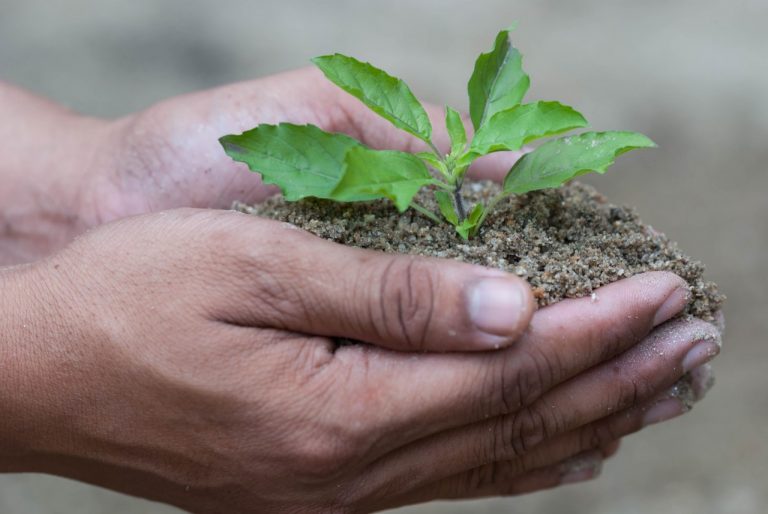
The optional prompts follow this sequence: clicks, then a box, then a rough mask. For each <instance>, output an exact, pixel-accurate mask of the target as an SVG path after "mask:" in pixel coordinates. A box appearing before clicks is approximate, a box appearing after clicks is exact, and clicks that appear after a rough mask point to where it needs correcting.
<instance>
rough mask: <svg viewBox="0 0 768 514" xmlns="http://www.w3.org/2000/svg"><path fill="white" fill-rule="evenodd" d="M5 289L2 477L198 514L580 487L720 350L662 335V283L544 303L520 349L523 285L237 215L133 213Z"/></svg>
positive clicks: (335, 507)
mask: <svg viewBox="0 0 768 514" xmlns="http://www.w3.org/2000/svg"><path fill="white" fill-rule="evenodd" d="M0 280H2V281H3V283H2V286H3V289H2V290H3V292H4V295H3V297H2V298H0V302H2V305H0V312H3V313H8V315H7V316H6V317H3V318H0V320H3V321H4V326H2V327H0V329H2V333H3V334H4V335H5V336H6V339H8V338H10V340H9V341H8V342H9V344H8V345H6V346H5V347H4V348H7V349H8V351H7V352H6V353H5V354H4V357H7V358H8V361H9V362H10V361H11V360H13V361H16V362H18V363H19V365H18V366H14V367H12V368H10V369H13V370H14V372H13V373H10V374H5V375H3V377H2V378H0V380H1V381H2V387H0V400H1V401H0V405H3V406H5V407H6V408H7V410H6V412H4V416H3V423H2V424H0V453H2V455H3V456H4V457H5V458H3V459H1V460H0V462H2V464H0V466H2V469H3V470H5V471H37V472H47V473H53V474H59V475H64V476H69V477H72V478H76V479H79V480H83V481H86V482H91V483H94V484H98V485H102V486H104V487H108V488H111V489H115V490H118V491H123V492H127V493H130V494H134V495H138V496H143V497H146V498H150V499H155V500H158V501H162V502H167V503H170V504H174V505H177V506H180V507H182V508H185V509H188V510H191V511H194V512H231V513H239V512H318V511H320V512H364V511H371V510H376V509H381V508H387V507H394V506H398V505H404V504H410V503H415V502H419V501H426V500H430V499H434V498H442V497H454V498H469V497H476V496H481V495H499V494H514V493H520V492H526V491H532V490H536V489H541V488H544V487H551V486H553V485H557V484H559V483H562V482H564V481H571V480H578V479H585V478H590V477H591V476H593V475H594V473H595V465H596V464H597V463H598V461H599V460H600V459H601V458H602V457H603V456H604V455H606V454H609V453H610V452H611V451H613V450H614V449H615V444H616V443H615V441H616V440H617V439H619V438H620V437H622V436H623V435H624V434H626V433H629V432H632V431H634V430H637V429H638V428H640V427H641V426H643V424H644V423H645V422H652V421H658V420H660V419H662V418H665V417H669V416H671V415H673V414H677V413H679V412H682V408H681V406H679V405H676V406H675V405H673V406H672V407H670V404H669V403H665V404H663V405H662V404H659V405H660V406H661V408H662V411H661V414H659V411H658V410H649V407H650V406H651V405H653V404H654V403H655V402H656V401H657V399H658V398H659V395H663V394H664V391H665V390H666V388H668V387H669V386H670V385H671V384H673V383H674V382H675V381H676V380H677V379H678V378H679V377H680V376H681V375H682V374H683V372H684V371H686V370H687V369H692V368H697V367H698V366H700V365H701V364H702V363H703V362H704V361H706V360H707V359H709V358H711V357H712V356H714V355H715V354H716V353H717V347H716V346H713V344H714V341H716V340H717V332H716V330H715V329H714V327H712V326H711V325H708V324H705V323H702V322H698V321H696V320H690V321H679V320H678V321H672V322H670V323H666V324H664V322H665V321H666V320H668V319H670V318H672V317H673V316H675V315H676V314H677V313H678V312H679V311H680V310H681V309H682V308H683V306H684V304H685V303H686V295H685V286H684V284H683V282H682V281H681V280H680V279H679V278H677V277H675V276H674V275H670V274H666V273H651V274H645V275H640V276H637V277H634V278H631V279H626V280H623V281H621V282H618V283H615V284H612V285H610V286H607V287H605V288H602V289H601V290H600V291H599V297H600V301H599V302H591V301H590V299H589V298H586V299H579V300H567V301H563V302H560V303H558V304H556V305H552V306H550V307H547V308H544V309H541V310H540V311H538V312H536V313H535V314H534V315H533V317H532V320H531V323H530V327H529V328H528V329H527V330H526V331H525V332H524V333H523V335H522V336H520V337H518V336H519V335H520V334H521V332H522V331H523V330H524V328H525V327H526V325H528V320H529V317H530V315H531V310H532V309H531V298H530V295H529V293H528V292H527V289H525V288H523V289H516V287H517V286H518V285H519V284H520V282H519V281H518V279H516V278H515V277H512V276H508V275H504V274H502V273H501V272H498V271H492V270H488V269H486V268H482V267H475V266H470V265H467V264H463V263H458V262H452V261H436V260H431V259H426V258H418V257H411V256H402V255H387V254H380V253H373V252H369V251H365V250H360V249H353V248H346V247H342V246H338V245H335V244H333V243H330V242H327V241H323V240H320V239H317V238H315V237H314V236H311V235H309V234H307V233H305V232H302V231H299V230H296V229H295V228H292V227H290V226H288V225H285V224H281V223H277V222H274V221H269V220H261V219H258V218H255V217H250V216H246V215H242V214H238V213H232V212H221V211H195V210H184V211H169V212H164V213H161V214H158V215H151V216H142V217H136V218H131V219H126V220H123V221H120V222H117V223H114V224H110V225H107V226H104V227H101V228H99V229H98V230H95V231H93V232H90V233H88V234H86V235H85V236H83V237H81V238H80V239H78V240H77V241H76V242H75V243H73V244H72V245H70V246H69V247H68V248H66V249H65V250H64V251H62V252H60V253H57V254H54V255H53V256H51V257H50V258H48V259H45V260H43V261H40V262H39V263H36V264H34V265H30V266H26V267H21V268H15V269H10V270H6V271H5V272H4V273H2V274H0ZM478 284H485V285H496V286H499V285H501V286H504V285H506V286H510V287H511V288H512V290H513V291H514V290H516V291H518V292H520V291H522V293H520V294H519V295H515V294H512V293H510V294H501V293H499V294H490V295H483V294H480V293H477V292H473V291H476V290H475V289H473V288H474V287H475V286H477V285H478ZM22 291H23V293H22ZM516 296H519V297H520V303H519V304H518V308H517V309H514V308H512V307H513V306H504V305H503V300H504V298H506V299H507V300H508V301H514V298H515V297H516ZM489 298H490V300H491V301H490V304H486V303H484V301H485V299H489ZM8 299H11V301H10V302H8ZM43 299H44V300H45V301H42V300H43ZM480 307H482V308H480ZM472 313H476V314H480V315H481V316H480V317H478V318H474V319H475V322H473V321H472V320H473V316H472ZM499 313H500V314H501V316H500V317H497V316H495V315H494V314H499ZM478 326H480V327H485V328H486V329H487V330H490V331H491V332H493V333H492V334H490V335H489V334H485V333H483V331H482V330H478ZM654 327H656V328H654ZM14 334H15V336H14ZM329 336H336V337H349V338H354V339H359V340H362V341H366V342H368V343H371V344H369V345H350V346H341V347H339V346H337V345H336V344H335V343H334V342H333V340H332V339H330V338H329ZM516 338H517V339H518V340H517V341H516V342H514V343H513V342H512V341H513V340H514V339H516ZM22 342H23V344H22ZM697 343H698V344H697ZM496 345H500V346H502V347H506V349H502V350H499V351H486V352H483V351H476V352H464V353H413V352H410V353H409V352H398V351H394V350H398V349H400V350H433V351H440V350H453V349H459V348H462V349H466V350H483V349H488V348H493V347H495V346H496ZM687 355H688V356H689V357H686V356H687ZM690 356H694V357H690ZM9 380H10V381H12V382H11V383H10V384H9V383H8V381H9ZM675 409H677V410H675ZM584 452H587V453H586V454H585V453H584ZM577 454H581V455H582V462H583V459H586V462H587V463H588V465H587V467H586V468H581V469H579V468H576V469H574V468H573V467H571V464H568V462H571V461H568V459H569V458H571V457H572V456H574V455H577ZM563 462H565V463H566V464H563ZM569 471H570V472H571V473H569Z"/></svg>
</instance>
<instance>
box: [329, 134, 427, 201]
mask: <svg viewBox="0 0 768 514" xmlns="http://www.w3.org/2000/svg"><path fill="white" fill-rule="evenodd" d="M342 173H343V174H342V177H341V180H340V181H339V184H338V185H337V186H336V188H335V189H334V190H333V194H332V198H333V199H334V200H337V201H340V202H349V201H354V199H356V198H359V197H360V196H366V195H369V196H371V195H372V196H376V197H379V198H389V199H390V200H392V202H394V204H395V206H397V208H398V210H399V211H400V212H403V211H404V210H406V209H407V208H408V206H409V205H410V204H411V200H413V197H414V196H415V195H416V193H417V192H418V191H419V189H421V188H422V187H423V186H426V185H428V184H434V183H435V182H436V180H435V179H434V178H432V175H430V174H429V170H427V167H426V166H425V165H424V163H423V162H422V161H421V160H420V159H419V158H418V157H416V156H415V155H413V154H409V153H405V152H398V151H395V150H371V149H369V148H364V147H356V148H352V149H351V150H350V151H349V152H347V155H346V157H345V159H344V169H343V172H342Z"/></svg>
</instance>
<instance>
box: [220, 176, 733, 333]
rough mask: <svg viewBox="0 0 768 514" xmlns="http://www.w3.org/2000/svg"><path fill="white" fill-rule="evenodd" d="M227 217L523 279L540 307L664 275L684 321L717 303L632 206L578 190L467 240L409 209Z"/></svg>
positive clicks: (300, 206)
mask: <svg viewBox="0 0 768 514" xmlns="http://www.w3.org/2000/svg"><path fill="white" fill-rule="evenodd" d="M498 187H499V186H498V185H496V184H494V183H492V182H475V183H471V184H468V185H467V187H465V197H466V199H467V205H469V206H471V205H473V204H474V203H476V202H478V201H483V202H484V203H487V202H488V200H489V199H490V198H491V197H493V196H494V195H495V194H496V193H497V192H498ZM417 201H418V202H419V203H420V204H421V205H423V206H425V207H427V208H429V209H430V210H432V211H433V212H438V209H437V206H436V204H435V201H434V199H433V195H432V192H431V191H429V190H423V191H422V192H421V193H420V194H419V196H418V197H417ZM235 209H237V210H239V211H242V212H246V213H250V214H255V215H259V216H264V217H268V218H272V219H276V220H280V221H284V222H288V223H291V224H294V225H296V226H298V227H300V228H302V229H305V230H307V231H309V232H311V233H313V234H315V235H317V236H319V237H322V238H325V239H328V240H330V241H334V242H337V243H340V244H344V245H348V246H355V247H360V248H367V249H371V250H379V251H383V252H398V253H405V254H416V255H426V256H431V257H440V258H447V259H456V260H460V261H464V262H469V263H474V264H481V265H484V266H490V267H494V268H500V269H502V270H505V271H508V272H511V273H515V274H516V275H518V276H520V277H522V278H524V279H526V280H527V281H528V282H529V283H530V284H531V287H532V288H533V291H534V295H535V297H536V299H537V301H538V303H539V305H540V306H542V307H543V306H546V305H548V304H551V303H554V302H557V301H558V300H562V299H564V298H578V297H584V296H591V297H592V298H593V300H595V301H599V298H598V295H597V294H596V293H595V290H596V289H597V288H599V287H600V286H603V285H605V284H609V283H611V282H615V281H617V280H620V279H622V278H626V277H629V276H632V275H636V274H638V273H642V272H646V271H671V272H673V273H676V274H678V275H679V276H681V277H682V278H683V279H685V280H686V281H687V282H688V284H689V285H690V290H691V298H690V302H689V303H688V305H687V308H686V314H688V315H691V316H695V317H698V318H701V319H704V320H707V321H713V320H715V315H716V313H717V312H718V310H719V309H720V306H721V304H722V303H723V301H724V296H723V295H722V294H720V292H719V291H718V289H717V286H716V285H715V284H714V283H712V282H709V281H707V280H706V279H705V278H704V266H703V264H702V263H700V262H698V261H696V260H694V259H692V258H690V257H688V256H687V255H685V254H684V253H683V252H682V251H681V250H680V249H679V248H678V246H677V244H676V243H674V242H673V241H670V240H669V239H668V238H667V237H666V236H665V235H664V234H663V233H661V232H658V231H657V230H655V229H653V228H652V227H651V226H649V225H646V224H644V223H643V222H642V221H641V220H640V218H639V216H638V215H637V213H636V212H635V211H634V210H633V209H632V208H629V207H623V206H616V205H612V204H610V203H608V201H607V200H606V198H605V197H604V196H603V195H601V194H600V193H598V192H597V191H595V189H594V188H592V187H591V186H587V185H585V184H581V183H578V182H571V183H570V184H569V185H566V186H564V187H561V188H559V189H552V190H547V191H537V192H532V193H528V194H526V195H521V196H517V197H512V198H509V199H507V200H505V201H502V202H500V203H499V204H498V205H497V207H496V209H495V210H494V211H493V212H491V213H490V214H489V216H488V218H487V219H486V222H485V224H484V225H483V227H482V228H481V229H480V231H479V233H478V234H477V235H476V236H475V237H474V238H472V239H470V240H469V241H465V240H463V239H461V238H460V237H459V236H458V235H457V234H456V233H455V231H454V230H453V227H451V226H450V225H449V224H448V223H443V224H439V225H438V224H436V223H435V222H433V221H431V220H430V219H429V218H427V217H426V216H424V215H422V214H419V213H418V212H416V211H413V210H408V211H406V212H405V213H402V214H401V213H399V212H397V210H396V209H395V208H394V207H393V206H392V204H391V203H389V202H385V201H375V202H366V203H355V204H339V203H336V202H332V201H327V200H317V199H306V200H302V201H300V202H293V203H289V202H285V201H284V200H283V199H282V198H281V197H273V198H271V199H269V200H267V201H266V202H264V203H262V204H259V205H256V206H247V205H243V204H236V205H235Z"/></svg>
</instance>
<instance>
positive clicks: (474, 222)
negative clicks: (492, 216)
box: [456, 203, 485, 239]
mask: <svg viewBox="0 0 768 514" xmlns="http://www.w3.org/2000/svg"><path fill="white" fill-rule="evenodd" d="M484 212H485V206H484V205H483V204H481V203H476V204H475V206H474V207H472V211H471V212H470V213H469V216H467V219H465V220H464V221H462V222H461V223H459V225H458V226H457V227H456V232H458V233H459V235H460V236H461V237H462V238H464V239H469V236H471V235H473V234H474V232H475V227H477V226H478V224H479V222H480V219H481V218H482V216H483V213H484Z"/></svg>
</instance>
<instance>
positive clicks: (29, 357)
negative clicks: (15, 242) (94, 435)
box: [0, 262, 80, 472]
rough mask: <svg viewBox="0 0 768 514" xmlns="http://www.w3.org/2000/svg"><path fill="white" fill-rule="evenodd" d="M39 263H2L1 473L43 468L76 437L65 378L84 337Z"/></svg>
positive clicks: (57, 289) (0, 273)
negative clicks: (5, 265) (67, 317)
mask: <svg viewBox="0 0 768 514" xmlns="http://www.w3.org/2000/svg"><path fill="white" fill-rule="evenodd" d="M44 266H45V267H50V268H53V267H55V266H56V264H54V263H52V262H45V263H44ZM40 267H41V266H40V265H39V264H34V265H22V266H17V267H12V268H0V355H1V356H2V359H0V472H30V471H38V472H39V471H44V470H45V465H46V464H45V463H46V462H47V460H48V456H51V455H54V454H56V453H58V452H59V450H60V449H61V448H63V446H62V443H64V444H66V443H65V442H66V441H67V440H68V439H70V437H71V436H70V433H71V431H70V429H69V428H70V423H69V419H68V418H69V417H70V416H71V409H70V407H71V405H69V404H70V403H71V402H70V401H69V400H67V398H68V397H72V396H73V395H70V394H68V393H67V391H70V390H71V389H70V388H69V387H68V385H67V384H66V382H67V381H62V380H60V378H61V377H62V375H63V374H66V373H67V367H68V366H69V363H71V361H72V360H73V358H74V357H73V355H76V354H77V352H75V351H73V347H74V346H75V342H76V341H77V340H79V339H80V337H79V336H78V335H77V333H76V332H77V331H76V330H73V323H72V322H65V321H66V320H65V318H64V317H63V316H62V315H61V313H62V308H61V304H62V302H61V299H62V297H61V295H60V294H59V293H60V290H61V287H60V285H59V284H57V283H54V281H53V280H52V279H51V278H50V276H46V273H42V272H41V271H42V270H41V269H40ZM75 396H76V395H75Z"/></svg>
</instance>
